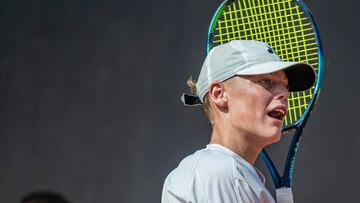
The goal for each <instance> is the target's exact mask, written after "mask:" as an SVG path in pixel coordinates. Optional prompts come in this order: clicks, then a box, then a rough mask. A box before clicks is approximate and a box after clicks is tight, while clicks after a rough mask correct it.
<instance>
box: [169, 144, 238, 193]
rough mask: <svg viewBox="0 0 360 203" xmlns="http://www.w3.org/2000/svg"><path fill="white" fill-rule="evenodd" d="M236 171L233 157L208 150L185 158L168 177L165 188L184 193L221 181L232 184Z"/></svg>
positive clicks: (199, 151)
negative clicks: (179, 190)
mask: <svg viewBox="0 0 360 203" xmlns="http://www.w3.org/2000/svg"><path fill="white" fill-rule="evenodd" d="M234 171H235V166H234V160H233V159H232V157H231V156H229V155H227V154H226V153H223V152H221V151H217V150H213V149H208V148H206V149H202V150H198V151H196V152H195V153H194V154H192V155H189V156H187V157H186V158H184V159H183V160H182V161H181V162H180V164H179V165H178V167H177V168H175V169H174V170H173V171H172V172H171V173H170V174H169V175H168V176H167V178H166V180H165V183H164V187H169V188H172V189H176V188H178V189H179V188H181V190H183V192H186V190H188V189H189V188H191V187H194V186H204V185H206V184H210V183H215V184H216V183H218V182H221V181H222V182H224V181H227V182H229V183H230V182H231V181H232V180H233V177H234ZM185 186H186V187H185ZM186 188H187V189H186ZM176 190H177V189H176Z"/></svg>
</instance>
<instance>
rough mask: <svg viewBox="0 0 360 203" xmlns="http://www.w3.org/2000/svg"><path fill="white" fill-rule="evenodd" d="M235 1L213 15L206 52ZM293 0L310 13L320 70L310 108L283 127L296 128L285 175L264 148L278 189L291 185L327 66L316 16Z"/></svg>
mask: <svg viewBox="0 0 360 203" xmlns="http://www.w3.org/2000/svg"><path fill="white" fill-rule="evenodd" d="M234 1H236V0H225V1H224V2H223V3H222V4H221V5H220V6H219V7H218V9H217V10H216V12H215V15H214V16H213V18H212V20H211V23H210V27H209V30H208V36H207V41H206V45H207V46H206V52H207V53H208V52H209V51H210V50H211V49H212V48H213V46H212V42H211V38H212V35H213V32H214V28H215V26H216V23H215V22H217V21H218V19H219V17H220V15H221V12H222V11H223V10H224V8H225V7H226V6H227V5H229V4H230V3H232V2H234ZM293 1H294V2H295V3H297V5H298V6H299V7H300V8H302V9H303V11H304V12H305V13H306V14H307V15H308V17H309V18H310V20H311V24H312V27H313V29H314V33H315V38H316V42H317V45H318V49H319V51H318V59H319V60H318V63H319V65H318V71H317V80H316V85H315V90H314V92H313V97H312V99H311V101H310V102H309V106H308V108H307V109H306V111H305V112H304V114H303V115H302V117H301V118H300V119H299V120H298V121H297V122H296V123H294V124H292V125H290V126H287V127H286V128H283V129H282V131H283V132H286V131H289V130H293V129H295V130H296V131H295V134H294V135H293V139H292V141H291V144H290V147H289V151H288V155H287V158H286V163H285V167H284V171H283V176H280V175H279V172H278V171H277V169H276V167H275V165H274V163H273V161H272V160H271V158H270V155H269V154H268V152H267V151H266V149H263V150H262V152H261V156H262V158H263V160H264V162H265V164H266V166H267V167H268V169H269V172H270V175H271V176H272V179H273V182H274V185H275V188H276V189H278V188H282V187H287V188H290V187H291V183H292V175H293V170H294V166H295V158H296V154H297V151H298V148H299V143H300V138H301V135H302V132H303V128H304V126H305V124H306V122H307V121H308V119H309V117H310V114H311V111H312V110H313V107H314V106H315V103H316V100H317V98H318V97H319V94H320V89H321V86H322V83H323V74H324V67H325V64H324V63H325V60H324V55H323V47H322V42H321V38H320V34H319V31H318V28H317V25H316V23H315V20H314V17H313V15H312V14H311V12H310V10H309V9H308V7H307V6H306V4H305V3H304V2H303V1H301V0H293Z"/></svg>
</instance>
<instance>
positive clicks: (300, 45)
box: [211, 0, 318, 127]
mask: <svg viewBox="0 0 360 203" xmlns="http://www.w3.org/2000/svg"><path fill="white" fill-rule="evenodd" d="M237 39H244V40H258V41H263V42H266V43H268V44H269V45H270V46H271V47H272V48H273V49H274V50H275V51H276V53H277V54H278V55H279V56H281V58H282V59H283V60H284V61H303V62H307V63H309V64H311V65H312V66H313V67H314V68H315V71H316V72H317V70H318V44H317V41H316V36H315V34H314V30H313V27H312V24H311V22H310V21H309V18H308V17H307V16H306V13H304V11H302V10H301V9H300V8H299V6H298V5H297V4H296V3H294V2H293V1H291V0H242V1H232V2H231V3H229V4H228V5H227V7H226V8H224V10H223V11H222V13H221V16H220V17H219V19H218V21H217V24H216V26H215V28H214V31H213V33H212V38H211V40H212V44H213V46H217V45H219V44H224V43H226V42H229V41H231V40H237ZM314 89H315V88H314V87H312V88H311V89H310V90H307V91H303V92H293V93H290V96H289V100H288V106H289V108H288V113H287V116H286V118H285V127H286V126H288V125H291V124H294V123H295V122H297V121H298V120H299V119H300V118H301V116H302V115H303V113H304V112H305V111H306V109H307V107H308V104H309V102H310V101H311V99H312V97H313V91H314Z"/></svg>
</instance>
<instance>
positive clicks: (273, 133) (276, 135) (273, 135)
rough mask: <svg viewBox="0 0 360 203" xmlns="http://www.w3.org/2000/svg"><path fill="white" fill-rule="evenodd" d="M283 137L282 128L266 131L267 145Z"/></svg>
mask: <svg viewBox="0 0 360 203" xmlns="http://www.w3.org/2000/svg"><path fill="white" fill-rule="evenodd" d="M280 139H281V129H278V128H276V129H271V130H269V131H268V132H267V133H266V140H267V145H270V144H273V143H276V142H279V141H280Z"/></svg>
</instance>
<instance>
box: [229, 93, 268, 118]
mask: <svg viewBox="0 0 360 203" xmlns="http://www.w3.org/2000/svg"><path fill="white" fill-rule="evenodd" d="M267 101H268V99H267V98H265V97H264V95H261V94H259V92H248V93H246V94H241V95H240V94H239V95H237V97H236V98H235V99H232V100H230V102H229V113H230V115H231V116H232V117H233V118H232V119H238V120H240V121H242V123H249V124H253V123H258V122H261V120H262V119H263V118H264V115H265V112H266V107H267Z"/></svg>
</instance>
